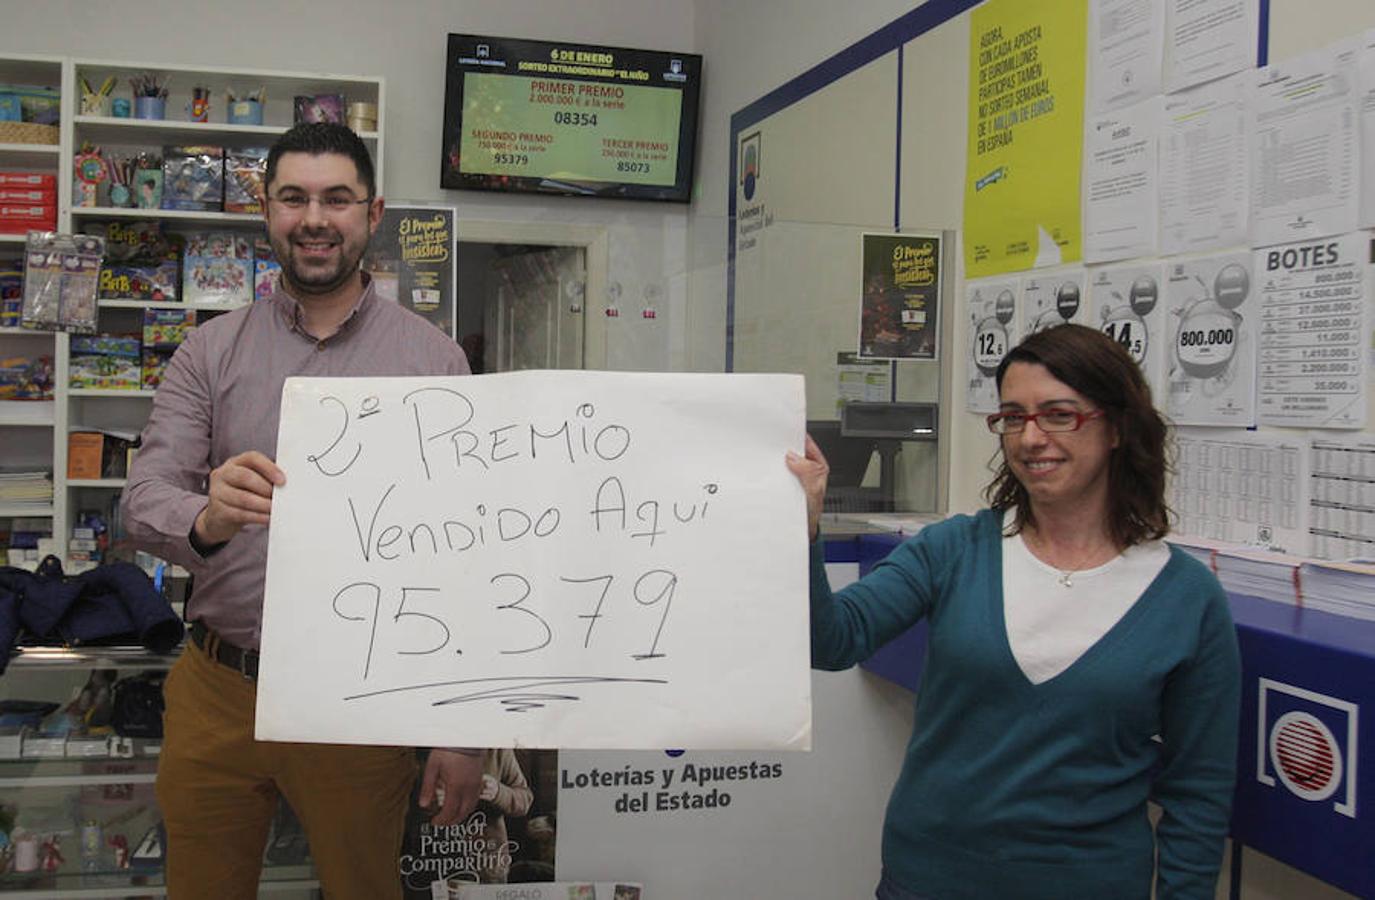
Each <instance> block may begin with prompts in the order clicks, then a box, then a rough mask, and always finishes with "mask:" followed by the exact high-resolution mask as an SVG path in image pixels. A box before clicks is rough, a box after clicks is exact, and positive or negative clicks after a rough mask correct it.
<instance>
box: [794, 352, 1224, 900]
mask: <svg viewBox="0 0 1375 900" xmlns="http://www.w3.org/2000/svg"><path fill="white" fill-rule="evenodd" d="M997 383H998V394H999V401H1000V403H999V411H998V412H997V413H995V414H993V415H991V416H989V417H988V425H989V428H990V430H992V431H993V432H994V433H995V434H997V435H999V437H1000V440H1001V447H1000V449H999V453H998V455H997V457H995V460H996V463H997V469H996V473H995V475H994V478H993V481H992V483H991V484H989V485H988V487H987V489H986V491H985V495H986V497H987V499H988V501H989V507H990V508H988V509H984V510H982V511H980V512H978V513H976V514H974V515H972V516H966V515H961V516H954V517H952V518H950V519H947V520H946V521H944V522H941V523H939V524H937V525H931V526H927V527H926V528H925V529H923V530H922V531H921V532H920V533H919V534H918V535H917V536H916V537H914V538H912V539H911V540H909V541H907V542H906V543H904V544H902V545H901V546H900V547H898V548H897V549H896V550H894V551H893V553H892V555H891V556H889V557H888V559H886V560H885V561H883V562H882V563H880V564H879V565H877V566H876V567H875V568H874V570H873V571H872V572H871V573H870V574H868V575H867V576H865V577H864V578H863V579H861V580H860V581H858V582H856V583H855V584H852V585H850V586H849V587H847V588H845V589H844V590H841V591H837V592H834V593H832V591H831V589H830V586H829V585H828V583H827V581H826V574H825V570H824V567H823V557H822V555H821V551H820V542H819V541H818V540H817V537H818V534H819V525H820V513H821V508H822V498H823V497H824V495H825V491H826V475H827V466H826V460H825V458H824V457H823V456H822V455H821V452H820V450H819V449H818V448H817V446H816V444H815V443H814V442H813V441H812V440H811V439H810V438H808V441H807V453H806V456H805V458H804V457H800V456H797V455H796V454H790V458H789V461H788V465H789V468H791V469H792V471H793V472H794V473H795V474H796V475H797V477H798V479H799V480H800V481H801V482H802V485H803V488H804V489H805V491H806V494H807V510H808V527H809V528H810V532H809V533H810V535H811V536H812V540H813V548H812V576H811V584H812V588H811V614H812V664H813V665H814V666H815V667H817V668H822V669H832V670H835V669H843V668H847V667H849V666H851V665H853V664H854V663H856V662H858V661H860V660H862V659H865V658H867V657H869V656H870V655H871V654H872V653H873V652H874V651H875V650H876V649H878V647H880V646H881V645H882V644H884V643H885V642H887V641H888V640H890V639H891V638H893V637H895V636H897V635H898V634H900V633H901V632H903V631H904V630H906V629H907V628H908V627H910V626H911V625H912V624H914V623H915V622H917V621H918V620H920V619H923V618H924V619H926V620H927V621H928V622H929V626H930V646H929V651H928V654H927V662H926V668H925V671H924V672H923V674H922V681H921V687H920V690H919V692H918V694H917V700H916V726H915V729H914V731H913V734H912V737H911V740H910V741H909V743H908V749H907V757H906V761H905V763H904V765H903V770H902V773H901V775H900V776H899V778H898V782H897V785H896V786H895V787H894V789H893V794H892V798H891V799H890V801H889V804H888V813H887V818H886V820H885V823H884V830H883V874H882V879H881V881H880V884H879V887H878V892H877V895H876V896H877V897H878V898H880V900H964V898H969V900H984V898H999V900H1063V898H1067V897H1084V898H1090V897H1091V898H1112V900H1147V898H1149V897H1151V888H1152V881H1153V880H1154V882H1155V896H1156V897H1157V898H1159V900H1183V898H1190V900H1193V898H1197V900H1204V898H1207V900H1211V898H1212V897H1213V895H1214V890H1215V882H1216V879H1217V872H1218V867H1219V864H1220V862H1221V857H1222V846H1223V839H1224V837H1225V835H1226V833H1227V822H1228V817H1229V812H1230V806H1231V799H1232V787H1233V780H1234V776H1235V766H1236V742H1237V716H1238V705H1239V695H1240V662H1239V656H1238V651H1237V643H1236V633H1235V631H1234V629H1233V626H1232V620H1231V616H1230V613H1229V611H1228V605H1227V598H1226V595H1225V594H1224V593H1223V591H1222V588H1221V586H1220V585H1219V584H1218V582H1217V579H1216V578H1215V577H1214V576H1213V574H1212V573H1211V572H1209V571H1208V569H1207V568H1206V567H1205V566H1203V565H1202V564H1201V563H1199V562H1197V561H1196V560H1194V559H1192V558H1191V557H1189V556H1188V555H1187V554H1185V553H1183V552H1181V551H1179V550H1177V549H1174V548H1171V547H1169V546H1168V545H1166V544H1165V543H1164V542H1163V541H1162V538H1163V537H1164V536H1165V534H1166V532H1167V530H1168V515H1169V512H1168V509H1167V507H1166V505H1165V469H1166V464H1165V440H1166V427H1165V423H1164V421H1163V420H1162V419H1161V417H1160V415H1159V414H1158V413H1157V412H1156V410H1155V408H1154V407H1153V406H1152V404H1151V396H1150V389H1149V388H1148V387H1147V385H1146V383H1145V380H1144V379H1143V378H1142V375H1141V371H1140V369H1139V368H1138V367H1137V366H1136V364H1135V363H1134V362H1133V361H1132V359H1131V357H1130V356H1129V355H1128V354H1127V353H1126V352H1125V351H1124V350H1123V349H1122V348H1121V347H1120V346H1119V345H1118V344H1117V343H1115V342H1114V341H1112V340H1111V339H1110V338H1108V337H1106V336H1105V335H1103V334H1101V333H1100V332H1098V331H1095V330H1093V329H1091V328H1085V327H1082V326H1078V325H1063V326H1059V327H1056V328H1052V329H1049V330H1047V331H1042V332H1038V333H1037V334H1034V335H1031V336H1030V337H1028V338H1027V339H1026V340H1024V341H1023V342H1022V343H1021V344H1019V345H1018V346H1017V347H1015V348H1013V350H1012V351H1011V352H1009V353H1008V355H1007V357H1006V358H1005V359H1004V360H1003V362H1002V365H1001V366H1000V367H999V369H998V373H997ZM1148 800H1149V801H1152V802H1154V803H1156V804H1158V805H1159V807H1160V812H1161V815H1160V818H1159V822H1158V823H1157V824H1156V825H1155V826H1154V828H1153V827H1152V823H1151V819H1150V817H1149V816H1148V812H1147V801H1148Z"/></svg>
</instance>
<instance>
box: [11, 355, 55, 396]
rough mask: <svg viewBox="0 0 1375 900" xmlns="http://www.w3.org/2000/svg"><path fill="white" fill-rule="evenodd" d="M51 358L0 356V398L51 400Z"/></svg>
mask: <svg viewBox="0 0 1375 900" xmlns="http://www.w3.org/2000/svg"><path fill="white" fill-rule="evenodd" d="M52 398H53V358H52V357H51V356H10V357H5V358H0V400H51V399H52Z"/></svg>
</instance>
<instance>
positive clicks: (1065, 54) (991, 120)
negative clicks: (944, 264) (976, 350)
mask: <svg viewBox="0 0 1375 900" xmlns="http://www.w3.org/2000/svg"><path fill="white" fill-rule="evenodd" d="M970 23H971V28H970V46H969V144H968V146H969V149H968V151H967V157H968V158H967V160H966V163H965V175H964V179H965V185H964V264H965V276H966V277H968V278H982V277H984V276H986V275H997V274H999V273H1002V272H1011V271H1016V270H1019V269H1030V268H1033V267H1035V266H1053V265H1058V264H1060V263H1067V262H1072V261H1074V260H1077V259H1079V257H1080V252H1081V251H1080V237H1081V234H1080V224H1081V223H1080V215H1079V164H1080V158H1081V156H1082V153H1081V150H1082V147H1083V140H1084V67H1085V56H1084V54H1085V34H1086V30H1087V27H1088V4H1087V3H1085V2H1084V0H1038V2H1035V3H1027V2H1026V0H988V2H987V3H983V4H980V5H979V6H977V7H975V9H974V11H973V13H972V14H971V18H970Z"/></svg>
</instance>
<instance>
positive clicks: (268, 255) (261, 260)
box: [253, 237, 282, 300]
mask: <svg viewBox="0 0 1375 900" xmlns="http://www.w3.org/2000/svg"><path fill="white" fill-rule="evenodd" d="M281 278H282V264H281V263H279V262H277V255H276V254H275V253H273V252H272V245H271V244H269V243H268V241H267V238H262V237H260V238H257V239H255V240H254V241H253V299H254V300H266V299H267V298H268V297H271V296H272V295H273V294H274V293H276V291H277V283H278V282H279V281H281Z"/></svg>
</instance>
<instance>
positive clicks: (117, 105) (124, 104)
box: [110, 97, 134, 119]
mask: <svg viewBox="0 0 1375 900" xmlns="http://www.w3.org/2000/svg"><path fill="white" fill-rule="evenodd" d="M133 111H134V105H133V103H131V102H130V101H129V98H127V97H115V98H114V99H113V100H111V101H110V112H111V113H113V114H114V117H115V118H116V119H127V118H129V116H131V115H132V114H133Z"/></svg>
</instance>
